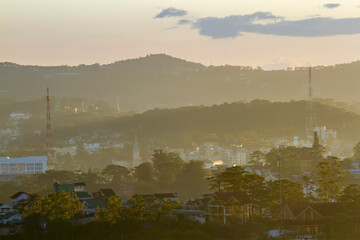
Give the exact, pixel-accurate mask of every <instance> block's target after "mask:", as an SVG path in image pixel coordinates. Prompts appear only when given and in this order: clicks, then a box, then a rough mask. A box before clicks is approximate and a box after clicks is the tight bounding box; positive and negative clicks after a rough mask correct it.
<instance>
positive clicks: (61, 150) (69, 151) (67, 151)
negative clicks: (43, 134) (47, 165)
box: [55, 146, 77, 156]
mask: <svg viewBox="0 0 360 240" xmlns="http://www.w3.org/2000/svg"><path fill="white" fill-rule="evenodd" d="M76 151H77V146H68V147H62V148H56V150H55V154H56V155H58V154H59V155H60V156H64V155H66V154H70V155H71V156H75V155H76Z"/></svg>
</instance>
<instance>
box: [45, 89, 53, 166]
mask: <svg viewBox="0 0 360 240" xmlns="http://www.w3.org/2000/svg"><path fill="white" fill-rule="evenodd" d="M46 93H47V95H46V151H47V155H48V157H49V158H51V159H52V160H53V159H54V158H55V151H54V148H53V141H52V134H51V114H50V94H49V86H46Z"/></svg>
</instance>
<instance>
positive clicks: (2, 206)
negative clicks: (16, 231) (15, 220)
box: [0, 203, 12, 216]
mask: <svg viewBox="0 0 360 240" xmlns="http://www.w3.org/2000/svg"><path fill="white" fill-rule="evenodd" d="M9 212H12V207H11V206H9V205H7V204H6V203H0V216H1V215H4V214H6V213H9Z"/></svg>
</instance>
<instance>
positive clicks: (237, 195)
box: [213, 191, 252, 204]
mask: <svg viewBox="0 0 360 240" xmlns="http://www.w3.org/2000/svg"><path fill="white" fill-rule="evenodd" d="M213 197H214V199H216V200H220V201H224V202H228V201H229V200H230V199H231V198H234V199H235V200H236V201H239V202H240V203H242V204H245V203H252V201H251V200H250V198H249V196H248V195H247V193H246V192H244V191H242V192H216V193H214V196H213Z"/></svg>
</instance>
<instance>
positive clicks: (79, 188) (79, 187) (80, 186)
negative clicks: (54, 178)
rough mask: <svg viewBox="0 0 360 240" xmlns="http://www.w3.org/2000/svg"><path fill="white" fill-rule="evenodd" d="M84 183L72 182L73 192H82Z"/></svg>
mask: <svg viewBox="0 0 360 240" xmlns="http://www.w3.org/2000/svg"><path fill="white" fill-rule="evenodd" d="M85 187H86V184H85V183H84V182H77V183H74V191H75V192H84V191H85Z"/></svg>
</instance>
